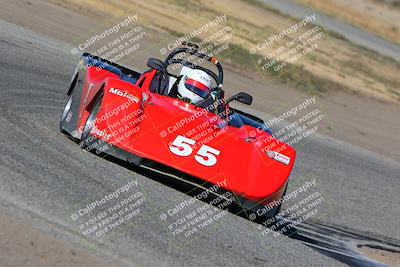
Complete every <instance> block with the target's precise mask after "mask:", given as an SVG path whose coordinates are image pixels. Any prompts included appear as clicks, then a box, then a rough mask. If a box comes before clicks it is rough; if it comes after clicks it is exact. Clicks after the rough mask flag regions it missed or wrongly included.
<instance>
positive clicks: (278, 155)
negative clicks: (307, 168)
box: [266, 150, 290, 165]
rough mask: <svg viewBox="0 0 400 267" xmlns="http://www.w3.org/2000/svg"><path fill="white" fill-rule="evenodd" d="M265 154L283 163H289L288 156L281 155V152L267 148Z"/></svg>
mask: <svg viewBox="0 0 400 267" xmlns="http://www.w3.org/2000/svg"><path fill="white" fill-rule="evenodd" d="M266 154H267V156H268V157H270V158H271V159H274V160H276V161H279V162H280V163H283V164H285V165H289V163H290V158H289V157H288V156H285V155H283V154H281V153H278V152H276V151H272V150H267V152H266Z"/></svg>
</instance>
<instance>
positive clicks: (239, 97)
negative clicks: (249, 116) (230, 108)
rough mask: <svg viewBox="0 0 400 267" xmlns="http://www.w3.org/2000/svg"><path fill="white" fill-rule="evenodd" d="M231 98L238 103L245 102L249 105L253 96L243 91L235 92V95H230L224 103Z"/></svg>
mask: <svg viewBox="0 0 400 267" xmlns="http://www.w3.org/2000/svg"><path fill="white" fill-rule="evenodd" d="M232 100H236V101H239V102H240V103H243V104H246V105H251V103H252V102H253V97H252V96H251V95H249V94H246V93H244V92H240V93H237V94H236V95H233V96H231V97H230V98H229V99H228V100H227V101H226V103H227V104H228V103H229V102H231V101H232Z"/></svg>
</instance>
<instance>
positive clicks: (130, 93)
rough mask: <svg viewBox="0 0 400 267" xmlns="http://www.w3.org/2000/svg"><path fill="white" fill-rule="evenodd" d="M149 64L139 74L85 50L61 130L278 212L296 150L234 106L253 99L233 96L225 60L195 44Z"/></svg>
mask: <svg viewBox="0 0 400 267" xmlns="http://www.w3.org/2000/svg"><path fill="white" fill-rule="evenodd" d="M198 62H200V63H198ZM201 63H207V64H208V65H211V66H212V65H214V66H215V67H216V70H217V71H212V70H210V69H209V68H205V67H202V66H201V65H204V64H201ZM147 66H148V67H149V70H147V71H145V72H143V73H139V72H136V71H134V70H131V69H128V68H125V67H123V66H120V65H118V64H115V63H113V62H110V61H107V60H105V59H101V58H99V57H96V56H93V55H90V54H88V53H85V54H83V55H82V57H81V60H80V61H79V63H78V65H77V68H76V70H75V73H74V75H73V77H72V82H71V86H70V88H69V90H68V93H67V94H68V96H69V99H68V102H67V104H66V106H65V109H64V112H63V114H62V116H61V120H60V130H61V132H63V133H64V134H66V135H68V136H69V137H70V138H72V139H74V140H75V141H77V142H79V143H80V144H81V146H82V148H84V149H86V150H88V151H89V150H91V151H93V152H95V153H97V154H100V153H101V154H105V155H110V156H113V157H115V158H118V159H121V160H124V161H126V162H129V163H132V164H135V165H140V166H144V167H147V168H149V167H151V168H156V169H159V170H162V171H166V170H168V171H167V172H168V173H174V174H175V176H177V177H178V176H179V177H186V178H187V179H190V181H196V184H197V185H198V186H199V187H203V185H208V186H209V185H218V190H217V192H218V193H217V194H220V195H221V194H222V193H223V192H231V193H233V194H234V195H235V201H236V202H237V203H236V204H239V205H240V206H241V207H244V208H245V209H247V210H254V209H256V208H257V209H258V208H259V207H261V206H262V207H264V208H265V206H267V207H269V209H268V210H269V213H268V214H269V215H270V216H272V215H275V214H276V213H277V212H278V211H279V208H280V204H279V203H280V202H279V201H278V200H279V199H280V198H281V197H282V196H283V195H284V193H285V190H286V187H287V183H288V178H289V175H290V172H291V170H292V167H293V164H294V161H295V157H296V152H295V150H294V149H293V148H292V147H290V146H288V145H287V144H284V143H283V142H281V141H279V140H277V139H275V138H274V137H273V135H272V133H271V131H270V130H269V129H268V128H266V126H265V124H264V123H263V121H262V120H261V119H260V118H257V117H256V116H253V115H250V114H248V113H246V112H243V111H240V110H237V109H234V108H232V107H230V106H229V103H230V102H231V101H238V102H241V103H243V104H247V105H250V104H251V102H252V97H251V96H250V95H248V94H246V93H243V92H241V93H238V94H236V95H233V96H232V97H230V98H226V97H225V93H224V90H223V88H222V87H223V69H222V66H221V64H220V63H219V62H218V60H217V59H216V58H214V57H210V56H208V55H206V54H203V53H201V52H199V49H198V46H197V45H194V44H190V43H185V44H184V45H183V46H182V47H180V48H177V49H175V50H174V51H172V52H171V53H170V54H169V55H168V57H167V58H166V59H165V60H164V61H161V60H158V59H155V58H150V59H149V60H148V63H147ZM172 69H174V70H175V71H176V70H178V71H179V70H180V73H178V74H173V73H172V71H171V70H172ZM188 181H189V180H188ZM214 193H215V192H214Z"/></svg>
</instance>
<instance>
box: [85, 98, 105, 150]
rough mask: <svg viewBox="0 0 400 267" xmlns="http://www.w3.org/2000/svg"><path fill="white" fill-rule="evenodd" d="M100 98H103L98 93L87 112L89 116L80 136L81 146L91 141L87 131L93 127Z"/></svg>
mask: <svg viewBox="0 0 400 267" xmlns="http://www.w3.org/2000/svg"><path fill="white" fill-rule="evenodd" d="M102 100H103V93H100V95H99V96H97V98H96V100H95V102H94V104H93V106H92V109H91V111H90V114H89V116H88V118H87V120H86V122H85V126H84V128H83V132H82V138H81V140H82V143H81V144H82V148H85V147H87V146H89V145H90V144H92V143H93V140H91V138H90V136H89V133H90V131H91V130H92V129H93V125H94V122H95V120H96V118H97V114H98V113H99V110H100V106H101V101H102Z"/></svg>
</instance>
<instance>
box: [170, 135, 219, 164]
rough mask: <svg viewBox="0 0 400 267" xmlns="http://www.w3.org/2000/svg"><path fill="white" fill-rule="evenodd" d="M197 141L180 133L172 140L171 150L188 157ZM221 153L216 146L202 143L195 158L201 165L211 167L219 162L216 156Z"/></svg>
mask: <svg viewBox="0 0 400 267" xmlns="http://www.w3.org/2000/svg"><path fill="white" fill-rule="evenodd" d="M195 143H196V141H195V140H192V139H189V138H187V137H184V136H182V135H178V136H177V137H176V138H175V140H174V141H173V142H172V144H171V146H170V147H169V150H171V152H172V153H174V154H175V155H178V156H182V157H186V156H189V155H190V154H192V152H193V149H192V147H191V146H192V145H194V144H195ZM220 153H221V151H219V150H217V149H215V148H212V147H210V146H207V145H202V146H201V147H200V149H199V151H197V155H195V156H194V158H195V159H196V161H197V162H198V163H200V164H201V165H204V166H207V167H210V166H213V165H215V164H216V163H217V158H216V157H215V156H218V155H219V154H220Z"/></svg>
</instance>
